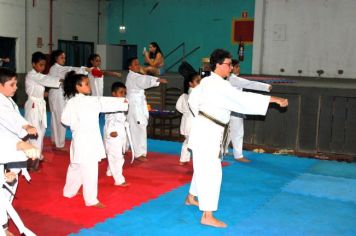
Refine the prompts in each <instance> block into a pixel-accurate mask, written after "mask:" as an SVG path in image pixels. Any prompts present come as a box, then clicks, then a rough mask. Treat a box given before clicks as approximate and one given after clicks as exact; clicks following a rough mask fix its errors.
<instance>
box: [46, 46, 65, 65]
mask: <svg viewBox="0 0 356 236" xmlns="http://www.w3.org/2000/svg"><path fill="white" fill-rule="evenodd" d="M63 53H64V51H62V50H60V49H57V50H54V51H53V52H52V53H51V59H50V61H49V65H50V66H53V65H54V64H56V62H57V58H58V57H59V56H60V55H61V54H63Z"/></svg>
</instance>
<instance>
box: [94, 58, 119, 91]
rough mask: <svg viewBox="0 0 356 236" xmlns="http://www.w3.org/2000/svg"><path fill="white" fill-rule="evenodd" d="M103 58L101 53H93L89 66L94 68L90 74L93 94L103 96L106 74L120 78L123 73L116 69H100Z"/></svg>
mask: <svg viewBox="0 0 356 236" xmlns="http://www.w3.org/2000/svg"><path fill="white" fill-rule="evenodd" d="M100 65H101V58H100V56H99V54H91V55H90V56H89V58H88V64H87V66H88V67H89V68H92V71H91V72H90V73H89V74H88V77H89V81H90V88H91V95H92V96H103V94H104V75H105V76H115V77H118V78H120V77H121V73H119V72H114V71H104V70H101V69H100Z"/></svg>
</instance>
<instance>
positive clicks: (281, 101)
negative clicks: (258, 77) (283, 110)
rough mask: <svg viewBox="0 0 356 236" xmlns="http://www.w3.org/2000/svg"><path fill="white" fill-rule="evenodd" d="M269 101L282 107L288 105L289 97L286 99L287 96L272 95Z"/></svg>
mask: <svg viewBox="0 0 356 236" xmlns="http://www.w3.org/2000/svg"><path fill="white" fill-rule="evenodd" d="M269 102H270V103H276V104H278V105H279V106H280V107H287V106H288V99H285V98H280V97H273V96H271V98H270V100H269Z"/></svg>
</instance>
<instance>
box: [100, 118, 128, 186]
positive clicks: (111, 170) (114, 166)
mask: <svg viewBox="0 0 356 236" xmlns="http://www.w3.org/2000/svg"><path fill="white" fill-rule="evenodd" d="M125 122H126V115H125V113H124V112H115V113H108V114H105V126H104V144H105V150H106V155H107V156H108V162H109V166H108V171H107V174H111V175H112V176H113V177H114V180H115V185H120V184H123V183H124V182H125V177H124V176H123V174H122V167H123V165H124V162H125V159H124V155H123V154H124V153H125V152H126V143H127V135H126V129H125ZM111 132H117V134H118V136H117V137H111V136H110V133H111Z"/></svg>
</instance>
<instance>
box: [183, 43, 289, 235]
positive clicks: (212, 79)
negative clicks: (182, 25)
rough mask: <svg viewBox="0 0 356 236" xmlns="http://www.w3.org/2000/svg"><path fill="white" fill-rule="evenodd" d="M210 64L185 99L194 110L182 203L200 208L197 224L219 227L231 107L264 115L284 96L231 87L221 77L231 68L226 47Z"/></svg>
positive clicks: (222, 224)
mask: <svg viewBox="0 0 356 236" xmlns="http://www.w3.org/2000/svg"><path fill="white" fill-rule="evenodd" d="M210 64H211V69H212V73H211V75H210V76H208V77H205V78H204V79H203V80H202V81H201V83H200V85H198V86H197V87H195V88H194V89H193V90H192V92H191V95H190V97H189V100H188V103H189V106H190V109H191V111H192V113H193V114H194V119H193V122H192V128H191V131H190V138H189V143H188V147H189V148H190V149H191V151H192V155H193V168H194V174H193V178H192V182H191V186H190V190H189V194H188V196H187V198H186V200H185V204H186V205H195V206H199V209H200V210H201V211H203V214H202V218H201V221H200V222H201V224H204V225H209V226H213V227H220V228H222V227H227V225H226V224H225V223H224V222H223V221H220V220H218V219H216V218H215V217H214V216H213V211H216V210H217V208H218V201H219V195H220V186H221V178H222V169H221V159H220V158H219V157H220V156H219V154H220V151H221V148H222V150H223V148H224V144H223V139H224V137H225V135H224V134H226V131H227V126H228V122H229V120H230V113H231V111H234V112H239V113H242V114H254V115H265V114H266V112H267V108H268V105H269V103H277V104H278V105H280V106H281V107H286V106H288V100H287V99H283V98H278V97H270V96H265V95H260V94H255V93H247V92H242V91H239V90H237V89H236V88H234V87H232V86H231V84H230V83H229V82H228V81H226V80H225V79H224V78H227V77H228V76H230V74H231V70H232V62H231V54H230V53H229V52H228V51H225V50H223V49H216V50H215V51H213V53H212V54H211V56H210ZM195 197H197V198H198V201H197V200H196V199H195Z"/></svg>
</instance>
